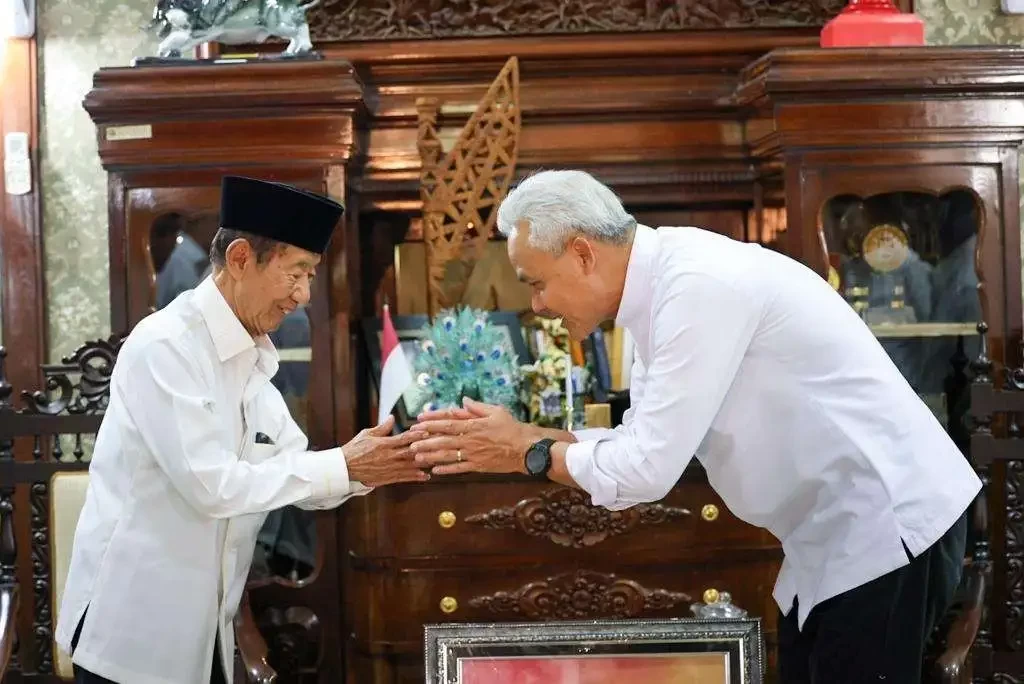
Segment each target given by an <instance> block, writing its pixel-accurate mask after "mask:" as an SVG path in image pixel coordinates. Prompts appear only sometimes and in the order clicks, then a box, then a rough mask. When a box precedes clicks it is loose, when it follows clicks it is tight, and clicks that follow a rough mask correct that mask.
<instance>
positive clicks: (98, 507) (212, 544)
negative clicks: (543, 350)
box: [56, 278, 369, 684]
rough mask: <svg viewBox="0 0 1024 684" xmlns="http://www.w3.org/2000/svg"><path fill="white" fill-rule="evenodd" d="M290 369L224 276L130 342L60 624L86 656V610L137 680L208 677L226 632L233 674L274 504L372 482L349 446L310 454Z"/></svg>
mask: <svg viewBox="0 0 1024 684" xmlns="http://www.w3.org/2000/svg"><path fill="white" fill-rule="evenodd" d="M277 366H278V360H277V352H276V351H275V349H274V347H273V345H272V344H271V342H270V341H269V340H268V339H267V338H266V337H265V336H264V337H263V338H260V339H258V340H254V339H253V338H252V336H250V335H249V334H248V333H247V332H246V331H245V329H244V328H243V327H242V325H241V323H240V322H239V321H238V318H237V317H236V316H235V315H234V313H232V311H231V309H230V308H229V307H228V304H227V302H226V301H225V300H224V297H223V296H222V295H221V293H220V291H219V290H218V289H217V287H216V286H215V285H214V283H213V281H212V279H210V278H207V279H206V280H204V281H203V282H202V283H201V284H200V285H199V286H198V287H197V288H196V289H195V290H192V291H189V292H186V293H184V294H183V295H182V296H181V297H178V298H177V299H176V300H175V301H174V302H172V303H171V304H170V305H169V306H168V307H167V308H165V309H163V310H161V311H159V312H157V313H154V314H152V315H150V316H148V317H147V318H145V319H144V320H142V321H141V322H140V323H139V324H138V325H137V326H136V327H135V329H134V330H133V331H132V333H131V334H130V335H129V336H128V338H127V339H126V340H125V342H124V345H123V346H122V348H121V351H120V353H119V355H118V359H117V363H116V365H115V367H114V373H113V377H112V379H111V386H110V404H109V406H108V408H107V411H106V414H105V415H104V417H103V423H102V425H101V427H100V430H99V434H98V435H97V438H96V447H95V450H94V452H93V456H92V461H91V463H90V466H89V476H90V477H89V490H88V494H87V497H86V501H85V505H84V508H83V510H82V514H81V517H80V518H79V522H78V527H77V529H76V532H75V542H74V548H73V551H72V558H71V565H70V569H69V571H68V578H67V583H66V585H65V588H64V596H63V601H62V603H61V609H60V617H59V621H58V625H57V630H56V640H57V643H58V644H59V645H60V647H61V648H63V649H64V651H65V652H70V648H71V639H72V636H73V634H74V632H75V628H76V627H77V625H78V623H79V620H80V619H81V618H82V615H83V614H85V616H86V617H85V622H84V624H83V627H82V633H81V637H80V639H79V642H78V646H77V648H76V649H75V652H74V654H73V661H74V662H75V663H77V664H78V665H80V666H81V667H84V668H85V669H87V670H89V671H91V672H93V673H95V674H98V675H101V676H103V677H106V678H108V679H113V680H115V681H119V682H131V683H132V684H197V683H199V682H207V681H209V678H210V670H211V664H212V662H213V659H214V657H215V654H214V653H213V645H214V636H215V635H216V634H217V632H218V630H219V632H220V647H221V653H220V654H217V657H219V658H220V660H221V662H222V663H223V666H224V668H225V672H226V673H227V679H228V681H230V680H231V677H232V674H231V673H232V665H233V654H234V632H233V629H232V627H231V625H232V619H233V617H234V614H235V612H236V611H237V609H238V603H239V600H240V598H241V595H242V590H243V589H244V587H245V580H246V577H247V575H248V572H249V565H250V563H251V562H252V554H253V550H254V547H255V543H256V535H257V533H258V532H259V529H260V526H261V525H262V524H263V521H264V519H265V518H266V514H267V513H268V512H269V511H271V510H274V509H276V508H280V507H282V506H287V505H289V504H296V505H299V506H301V507H303V508H307V509H312V508H330V507H334V506H337V505H339V504H341V502H342V501H344V500H345V499H346V498H348V497H349V496H352V495H354V494H362V493H365V492H366V491H369V490H368V489H367V488H365V487H363V486H362V485H360V484H359V483H357V482H350V481H349V478H348V469H347V467H346V465H345V458H344V456H343V454H342V452H341V449H340V448H334V449H328V450H326V451H307V439H306V436H305V435H304V434H303V433H302V431H301V430H300V429H299V427H298V425H296V423H295V421H294V420H293V419H292V417H291V415H290V414H289V412H288V409H287V407H286V406H285V403H284V399H283V398H282V397H281V394H280V392H278V390H277V389H276V388H275V387H274V386H273V384H271V383H270V378H271V377H272V376H273V375H274V373H275V372H276V371H277ZM257 432H261V433H263V434H264V435H266V436H267V437H269V438H270V440H272V441H273V444H266V443H257V442H256V434H257ZM261 441H262V440H261ZM87 609H88V612H86V610H87Z"/></svg>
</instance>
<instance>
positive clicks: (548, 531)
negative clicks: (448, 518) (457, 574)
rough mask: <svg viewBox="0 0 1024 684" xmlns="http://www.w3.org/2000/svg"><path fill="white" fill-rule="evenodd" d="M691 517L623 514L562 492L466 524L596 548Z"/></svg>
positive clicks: (660, 509)
mask: <svg viewBox="0 0 1024 684" xmlns="http://www.w3.org/2000/svg"><path fill="white" fill-rule="evenodd" d="M688 515H690V511H689V510H688V509H686V508H682V507H680V506H666V505H663V504H642V505H640V506H634V507H632V508H629V509H627V510H624V511H610V510H608V509H607V508H604V507H601V506H593V505H591V503H590V496H589V495H587V494H586V493H584V492H582V491H580V490H578V489H569V488H559V489H551V490H548V491H545V492H542V493H541V494H540V495H539V496H533V497H529V498H526V499H523V500H522V501H520V502H519V503H517V504H516V505H515V506H503V507H499V508H495V509H493V510H491V511H489V512H487V513H477V514H475V515H471V516H468V517H467V518H466V523H468V524H470V525H479V526H481V527H484V528H486V529H491V530H519V531H520V532H523V533H525V534H528V535H530V536H531V537H541V538H545V539H548V540H549V541H551V542H553V543H555V544H558V545H559V546H569V547H572V548H576V549H579V548H583V547H587V546H594V545H595V544H599V543H601V542H603V541H604V540H605V539H607V538H609V537H615V536H618V535H620V534H625V533H627V532H629V531H631V530H633V529H634V528H636V527H638V526H640V525H658V524H661V523H667V522H673V521H675V520H679V519H681V518H685V517H686V516H688Z"/></svg>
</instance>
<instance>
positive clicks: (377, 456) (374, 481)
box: [342, 416, 430, 487]
mask: <svg viewBox="0 0 1024 684" xmlns="http://www.w3.org/2000/svg"><path fill="white" fill-rule="evenodd" d="M394 424H395V419H394V418H393V417H392V416H388V418H387V420H385V421H384V422H383V423H381V424H380V425H378V426H377V427H372V428H367V429H366V430H363V431H362V432H360V433H359V434H358V435H356V436H355V437H353V438H352V440H351V441H350V442H349V443H348V444H346V445H345V446H343V447H342V453H344V454H345V463H347V464H348V477H349V479H350V480H356V481H358V482H361V483H363V484H364V485H366V486H367V487H380V486H382V485H388V484H395V483H397V482H425V481H426V480H429V479H430V475H428V474H427V473H425V472H423V470H421V468H422V467H423V466H422V465H421V464H418V463H416V458H415V456H414V454H413V453H412V451H411V450H410V449H409V445H410V444H412V443H413V442H414V441H416V440H417V439H419V438H420V437H421V435H419V434H418V433H415V432H404V433H402V434H400V435H394V436H391V429H392V428H393V427H394Z"/></svg>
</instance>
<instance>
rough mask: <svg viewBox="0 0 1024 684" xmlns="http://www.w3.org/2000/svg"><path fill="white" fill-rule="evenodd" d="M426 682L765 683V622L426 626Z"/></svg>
mask: <svg viewBox="0 0 1024 684" xmlns="http://www.w3.org/2000/svg"><path fill="white" fill-rule="evenodd" d="M424 647H425V651H426V653H425V656H426V658H425V660H426V679H425V681H426V683H427V684H624V683H625V682H643V683H644V684H761V683H762V682H763V681H764V656H763V653H764V642H763V637H762V634H761V622H760V620H757V619H742V620H691V619H672V620H607V621H590V622H547V623H539V622H537V623H535V622H530V623H483V624H472V623H470V624H442V625H426V626H425V627H424Z"/></svg>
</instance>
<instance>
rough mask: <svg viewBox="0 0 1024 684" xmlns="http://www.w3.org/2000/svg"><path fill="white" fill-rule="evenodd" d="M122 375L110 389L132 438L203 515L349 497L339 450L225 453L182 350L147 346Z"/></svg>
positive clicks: (209, 404) (198, 377)
mask: <svg viewBox="0 0 1024 684" xmlns="http://www.w3.org/2000/svg"><path fill="white" fill-rule="evenodd" d="M126 370H127V372H126V375H125V380H124V381H123V382H120V383H117V386H118V387H119V392H120V393H121V394H122V396H123V397H124V406H125V409H126V410H127V412H128V415H129V416H130V418H131V419H132V421H133V423H134V426H135V428H136V429H137V430H138V433H139V436H140V437H141V439H142V441H143V443H144V444H145V445H146V447H147V448H148V450H149V451H150V452H151V453H152V454H153V456H154V458H155V459H156V462H157V465H158V466H159V467H160V468H161V469H162V470H163V471H164V473H165V474H166V475H167V478H168V479H169V480H170V482H171V485H172V486H173V487H174V488H175V490H177V492H178V493H179V494H180V495H181V496H182V498H183V499H185V501H187V502H188V503H189V504H190V505H191V506H192V507H193V508H195V509H196V510H197V511H199V512H201V513H202V514H204V515H207V516H210V517H212V518H230V517H234V516H238V515H244V514H247V513H263V512H267V511H272V510H275V509H277V508H281V507H283V506H288V505H291V504H295V503H298V502H300V501H304V500H307V499H320V498H329V497H332V496H339V495H346V494H348V493H349V491H350V483H349V480H348V468H347V467H346V464H345V457H344V455H343V454H342V452H341V449H339V448H334V449H328V450H326V451H306V450H305V443H304V442H303V445H302V448H294V447H298V441H294V442H293V445H294V447H293V449H289V450H285V449H282V450H281V452H280V453H278V454H277V455H276V456H274V457H272V458H267V459H265V460H263V461H261V462H258V463H250V462H247V461H244V460H242V458H241V454H238V453H235V452H234V451H231V450H228V449H226V448H224V446H223V444H222V439H223V425H222V423H221V422H220V420H219V415H220V413H219V411H218V410H217V406H216V399H215V398H214V393H213V392H212V391H210V387H209V386H208V383H207V382H206V381H205V380H204V379H203V378H202V373H201V372H200V371H199V369H198V368H196V366H195V363H194V362H192V361H190V359H189V358H188V355H187V354H186V353H185V352H183V351H182V350H180V349H177V348H176V347H174V346H172V345H171V344H169V343H167V342H153V343H150V344H149V345H147V347H146V348H145V349H143V350H142V351H141V354H140V355H139V357H137V358H136V359H135V362H134V363H133V364H132V365H131V366H130V367H129V368H128V369H126ZM236 410H237V409H236Z"/></svg>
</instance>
